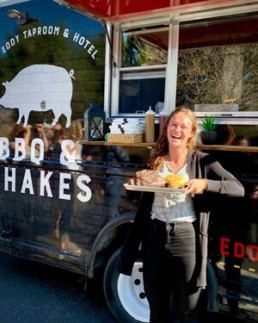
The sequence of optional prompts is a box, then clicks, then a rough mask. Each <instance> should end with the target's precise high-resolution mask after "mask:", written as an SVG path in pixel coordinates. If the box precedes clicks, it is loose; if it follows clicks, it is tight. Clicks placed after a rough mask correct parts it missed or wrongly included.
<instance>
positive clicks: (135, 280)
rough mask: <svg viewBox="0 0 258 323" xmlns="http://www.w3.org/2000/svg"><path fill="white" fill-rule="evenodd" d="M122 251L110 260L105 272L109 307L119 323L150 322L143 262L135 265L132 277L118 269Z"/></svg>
mask: <svg viewBox="0 0 258 323" xmlns="http://www.w3.org/2000/svg"><path fill="white" fill-rule="evenodd" d="M119 252H120V249H118V250H117V251H116V252H115V253H114V254H113V255H112V256H111V257H110V259H109V261H108V263H107V265H106V268H105V272H104V280H103V284H104V294H105V299H106V302H107V305H108V307H109V308H110V310H111V312H112V313H113V315H114V317H115V318H116V319H117V320H118V322H119V323H143V322H149V304H148V301H147V299H146V296H145V293H144V289H143V276H142V261H141V260H138V261H136V262H135V264H134V268H133V272H132V275H131V276H125V275H123V274H120V273H119V272H118V271H117V269H116V263H117V259H118V255H119Z"/></svg>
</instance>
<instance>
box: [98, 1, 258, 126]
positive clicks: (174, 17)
mask: <svg viewBox="0 0 258 323" xmlns="http://www.w3.org/2000/svg"><path fill="white" fill-rule="evenodd" d="M255 11H258V4H255V3H248V4H237V5H232V4H231V5H230V6H228V7H220V8H218V7H217V8H212V7H211V8H208V9H207V8H206V9H204V10H203V11H200V10H198V11H196V12H195V10H194V9H193V11H192V12H189V11H187V12H183V10H182V9H181V11H180V10H179V11H177V12H175V13H168V15H166V16H164V15H163V16H161V17H153V18H146V19H139V20H134V21H125V22H118V23H114V24H113V33H112V39H113V42H112V45H113V48H112V50H113V59H114V62H116V64H112V65H111V61H112V59H111V56H112V55H109V57H108V58H107V57H106V59H109V63H108V64H107V65H106V66H107V69H106V72H107V73H110V76H111V87H110V89H106V88H105V90H110V91H111V93H109V95H108V97H109V100H107V101H105V102H106V105H105V107H104V108H105V111H106V114H107V116H108V117H111V118H114V117H126V116H129V115H127V114H120V113H119V107H118V104H119V83H120V76H121V73H123V72H128V71H133V69H135V71H136V69H138V70H143V69H144V68H146V67H137V68H136V67H129V68H128V67H126V68H123V67H121V55H122V34H123V31H124V30H129V29H133V28H144V27H155V26H158V25H162V24H164V25H168V26H169V28H168V57H167V64H166V65H162V66H164V68H165V74H166V75H165V95H164V105H165V109H167V110H168V112H172V111H173V110H174V109H175V108H176V91H177V68H178V51H179V32H180V23H183V22H190V21H198V20H202V19H209V18H216V17H226V16H228V17H230V16H235V15H237V14H244V13H249V12H255ZM150 30H151V29H150ZM114 62H113V63H114ZM147 68H148V69H153V70H155V69H157V67H156V66H155V65H153V66H148V67H147ZM209 114H213V115H216V117H217V118H218V119H219V123H221V124H247V125H258V111H248V112H243V111H239V112H233V113H232V114H231V115H228V113H227V115H226V113H225V114H223V113H221V114H220V115H218V113H216V112H214V113H210V112H209ZM196 115H197V117H198V123H201V120H202V118H203V117H204V116H205V113H200V112H199V113H196ZM130 116H135V117H137V118H138V117H139V115H138V114H137V115H136V114H130Z"/></svg>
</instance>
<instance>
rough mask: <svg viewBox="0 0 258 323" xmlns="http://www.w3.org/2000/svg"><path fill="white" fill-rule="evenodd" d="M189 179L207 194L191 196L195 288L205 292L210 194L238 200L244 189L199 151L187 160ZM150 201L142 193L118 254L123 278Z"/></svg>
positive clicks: (141, 235) (141, 233)
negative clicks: (200, 183)
mask: <svg viewBox="0 0 258 323" xmlns="http://www.w3.org/2000/svg"><path fill="white" fill-rule="evenodd" d="M187 163H188V171H189V178H190V179H193V178H206V179H207V182H208V188H207V190H206V191H205V192H204V193H202V194H196V195H194V194H192V198H193V204H194V209H195V214H196V217H197V221H196V225H195V228H196V230H197V232H198V235H197V239H198V241H197V265H196V277H197V280H196V286H197V287H199V288H205V286H206V268H207V254H208V225H209V216H210V203H209V200H210V196H211V195H213V194H214V193H216V194H223V195H228V196H237V197H241V196H243V195H244V188H243V186H242V185H241V183H240V182H239V181H238V180H237V179H236V178H235V177H234V176H233V175H232V174H231V173H229V172H228V171H226V170H225V169H224V168H223V167H222V166H221V165H220V163H218V162H217V161H216V160H214V159H213V158H212V156H210V155H209V154H206V153H203V152H200V151H191V152H189V153H188V157H187ZM153 200H154V193H150V192H144V193H143V194H142V199H141V202H140V205H139V208H138V210H137V213H136V216H135V219H134V223H133V225H132V227H131V230H130V231H129V233H128V236H127V238H126V241H125V244H124V245H123V248H122V250H121V254H120V257H119V260H118V264H117V269H118V271H119V272H121V273H123V274H125V275H131V272H132V267H133V264H134V261H135V260H136V257H137V255H138V250H139V246H140V243H141V242H142V241H143V239H144V232H145V230H144V228H146V225H147V223H148V221H151V209H152V204H153Z"/></svg>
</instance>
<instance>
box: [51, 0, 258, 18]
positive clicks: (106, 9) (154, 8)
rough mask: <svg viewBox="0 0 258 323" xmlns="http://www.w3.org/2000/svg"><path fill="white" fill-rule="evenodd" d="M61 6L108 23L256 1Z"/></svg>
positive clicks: (90, 1)
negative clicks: (85, 13)
mask: <svg viewBox="0 0 258 323" xmlns="http://www.w3.org/2000/svg"><path fill="white" fill-rule="evenodd" d="M54 1H55V2H58V3H59V4H61V5H66V6H68V7H71V9H77V10H79V11H84V12H87V13H89V14H90V15H92V16H95V17H98V18H100V19H103V20H107V21H118V20H126V19H137V18H142V17H146V16H150V15H159V14H164V13H165V14H168V13H170V12H171V13H173V12H176V11H178V10H181V11H182V9H184V10H185V11H189V10H193V9H198V8H200V9H205V8H206V7H207V9H208V8H209V7H212V8H214V7H220V6H228V5H236V4H241V3H245V4H246V3H252V2H255V1H254V0H148V1H145V0H54Z"/></svg>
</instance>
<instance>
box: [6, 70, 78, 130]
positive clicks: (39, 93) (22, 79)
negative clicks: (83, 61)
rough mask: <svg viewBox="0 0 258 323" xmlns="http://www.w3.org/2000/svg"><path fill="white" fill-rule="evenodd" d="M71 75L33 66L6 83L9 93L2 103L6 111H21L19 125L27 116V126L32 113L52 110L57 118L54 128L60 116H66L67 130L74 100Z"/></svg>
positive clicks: (61, 71)
mask: <svg viewBox="0 0 258 323" xmlns="http://www.w3.org/2000/svg"><path fill="white" fill-rule="evenodd" d="M73 73H74V71H73V70H71V71H70V72H69V73H68V72H67V71H66V69H64V68H63V67H58V66H53V65H43V64H42V65H41V64H38V65H31V66H29V67H26V68H24V69H23V70H22V71H20V72H19V73H18V74H17V75H16V76H15V78H14V79H13V80H12V81H11V82H4V83H3V85H4V86H5V88H6V91H5V93H4V95H3V96H2V98H0V104H1V105H3V106H4V107H6V108H11V109H15V108H17V109H18V110H19V118H18V120H17V123H20V122H21V119H22V117H24V127H25V126H26V125H27V124H28V119H29V114H30V112H31V111H41V112H42V111H48V110H52V111H53V114H54V116H55V118H54V120H53V122H52V125H53V126H54V125H55V124H56V123H57V121H58V119H59V117H60V116H61V115H62V114H64V115H65V116H66V127H69V126H70V124H71V114H72V109H71V100H72V94H73V83H72V80H71V78H74V77H73Z"/></svg>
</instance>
